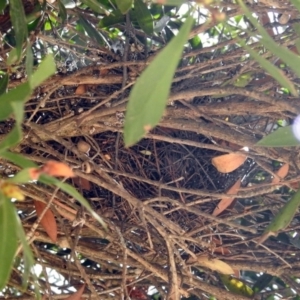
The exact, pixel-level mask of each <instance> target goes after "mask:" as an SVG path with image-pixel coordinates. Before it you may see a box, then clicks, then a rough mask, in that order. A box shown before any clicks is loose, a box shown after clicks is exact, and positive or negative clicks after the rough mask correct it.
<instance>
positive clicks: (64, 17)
mask: <svg viewBox="0 0 300 300" xmlns="http://www.w3.org/2000/svg"><path fill="white" fill-rule="evenodd" d="M58 8H59V11H58V15H59V16H60V17H61V20H62V22H63V23H64V22H65V21H66V20H67V10H66V8H65V6H64V4H63V3H62V2H61V1H60V0H58Z"/></svg>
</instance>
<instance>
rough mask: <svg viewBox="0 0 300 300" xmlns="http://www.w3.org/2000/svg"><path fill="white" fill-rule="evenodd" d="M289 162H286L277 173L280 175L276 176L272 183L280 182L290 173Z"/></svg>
mask: <svg viewBox="0 0 300 300" xmlns="http://www.w3.org/2000/svg"><path fill="white" fill-rule="evenodd" d="M289 167H290V166H289V164H284V165H283V166H282V167H281V168H280V169H279V170H278V171H277V172H276V175H277V176H278V177H279V178H278V177H274V178H273V180H272V183H275V184H276V183H279V182H280V180H281V179H283V178H284V177H286V175H287V174H288V173H289Z"/></svg>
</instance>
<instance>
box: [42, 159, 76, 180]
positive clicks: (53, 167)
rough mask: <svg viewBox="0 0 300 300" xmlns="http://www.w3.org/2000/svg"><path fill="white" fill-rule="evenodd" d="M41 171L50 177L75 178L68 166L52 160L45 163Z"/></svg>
mask: <svg viewBox="0 0 300 300" xmlns="http://www.w3.org/2000/svg"><path fill="white" fill-rule="evenodd" d="M41 170H42V172H43V173H45V174H47V175H50V176H63V177H75V175H74V173H73V170H72V169H71V168H70V167H69V166H68V165H66V164H64V163H62V162H58V161H54V160H49V161H48V162H46V163H45V164H44V166H43V167H42V169H41Z"/></svg>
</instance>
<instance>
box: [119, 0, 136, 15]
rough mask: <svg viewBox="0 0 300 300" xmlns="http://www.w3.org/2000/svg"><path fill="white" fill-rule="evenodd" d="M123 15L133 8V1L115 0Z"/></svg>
mask: <svg viewBox="0 0 300 300" xmlns="http://www.w3.org/2000/svg"><path fill="white" fill-rule="evenodd" d="M115 1H116V4H117V6H118V8H119V10H120V11H121V13H122V14H124V15H125V14H126V13H127V12H128V11H129V10H130V8H131V7H132V4H133V0H115Z"/></svg>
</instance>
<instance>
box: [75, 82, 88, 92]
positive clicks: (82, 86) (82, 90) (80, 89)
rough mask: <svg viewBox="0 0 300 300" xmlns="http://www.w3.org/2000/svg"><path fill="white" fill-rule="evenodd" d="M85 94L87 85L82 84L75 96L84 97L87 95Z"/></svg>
mask: <svg viewBox="0 0 300 300" xmlns="http://www.w3.org/2000/svg"><path fill="white" fill-rule="evenodd" d="M85 92H86V86H85V84H80V85H79V86H78V87H77V89H76V91H75V95H83V94H85Z"/></svg>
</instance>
